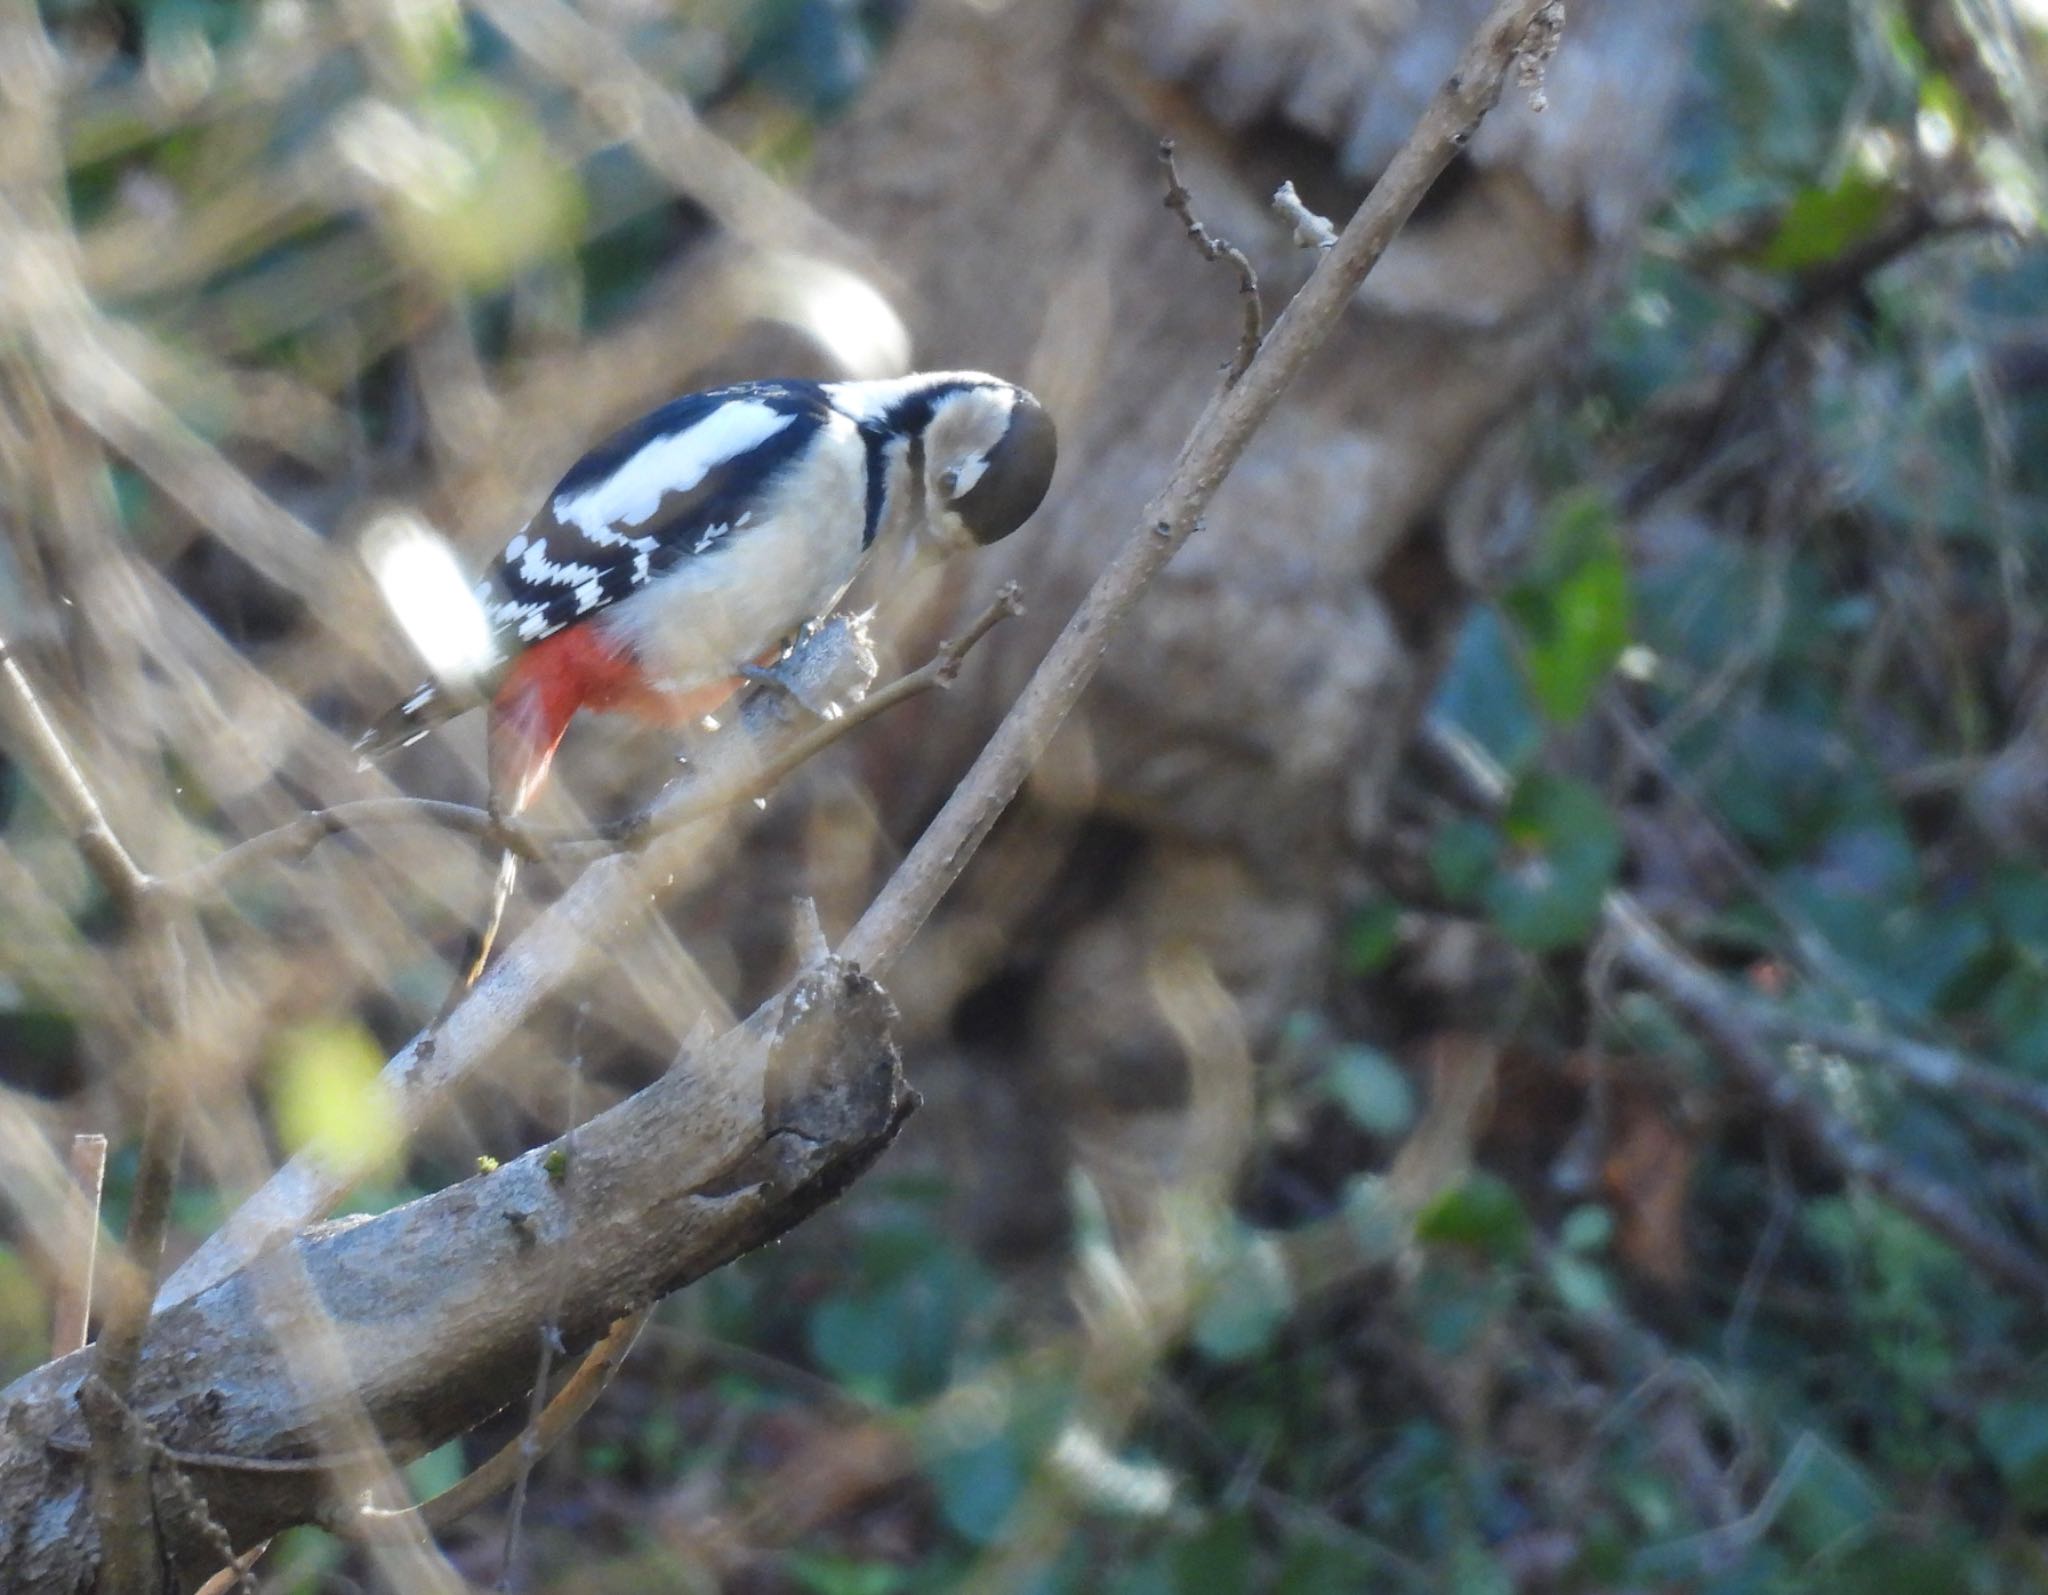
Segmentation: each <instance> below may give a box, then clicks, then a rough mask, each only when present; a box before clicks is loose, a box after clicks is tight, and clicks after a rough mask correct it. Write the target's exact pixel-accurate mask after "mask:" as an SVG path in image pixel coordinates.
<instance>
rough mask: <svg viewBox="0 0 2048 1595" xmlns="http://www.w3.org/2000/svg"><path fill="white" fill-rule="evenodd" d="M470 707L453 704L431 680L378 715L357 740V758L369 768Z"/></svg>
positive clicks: (448, 696) (446, 694)
mask: <svg viewBox="0 0 2048 1595" xmlns="http://www.w3.org/2000/svg"><path fill="white" fill-rule="evenodd" d="M467 707H468V705H467V704H462V703H456V702H453V701H451V696H450V694H449V693H447V692H445V691H444V690H442V689H441V688H440V687H437V686H435V685H434V683H432V682H431V681H430V682H428V683H427V684H426V685H425V686H423V687H421V688H420V690H419V691H418V692H415V693H414V694H413V695H412V696H411V697H410V698H407V699H406V700H405V702H403V703H401V704H399V705H398V706H397V707H396V708H394V709H390V710H388V711H386V712H385V713H384V714H382V715H380V716H378V718H377V720H376V722H375V723H374V724H373V725H372V726H371V727H370V729H369V730H367V731H365V732H364V733H363V734H362V735H361V736H359V737H357V738H356V758H357V760H358V761H359V762H360V763H361V764H362V765H363V766H364V767H366V768H367V767H368V766H369V765H371V764H374V763H375V762H376V761H377V760H379V759H381V758H383V757H384V756H385V755H387V754H391V753H396V752H397V751H398V750H399V749H400V748H409V747H411V746H412V745H413V744H414V743H415V742H417V741H419V739H420V738H421V737H423V736H425V735H426V734H427V733H428V732H430V731H432V730H433V729H434V727H436V726H438V725H439V724H441V722H442V721H444V720H452V719H453V718H454V717H455V716H456V715H458V714H460V713H461V712H462V711H463V710H464V709H465V708H467Z"/></svg>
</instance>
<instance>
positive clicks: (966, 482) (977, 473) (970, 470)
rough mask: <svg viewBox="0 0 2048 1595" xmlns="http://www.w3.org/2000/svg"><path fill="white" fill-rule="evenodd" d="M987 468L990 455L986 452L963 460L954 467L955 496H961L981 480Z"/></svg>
mask: <svg viewBox="0 0 2048 1595" xmlns="http://www.w3.org/2000/svg"><path fill="white" fill-rule="evenodd" d="M987 469H988V456H987V455H986V454H977V455H975V456H974V458H973V459H971V460H965V461H962V462H961V464H960V465H958V466H957V467H955V469H954V473H953V496H954V497H955V498H959V497H960V496H961V495H962V494H964V493H965V492H966V491H967V490H968V489H969V488H971V487H972V486H974V484H975V483H976V482H979V481H980V480H981V477H982V473H983V472H984V471H986V470H987Z"/></svg>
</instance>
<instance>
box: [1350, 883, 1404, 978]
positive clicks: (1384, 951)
mask: <svg viewBox="0 0 2048 1595" xmlns="http://www.w3.org/2000/svg"><path fill="white" fill-rule="evenodd" d="M1400 945H1401V905H1400V904H1399V903H1397V902H1395V901H1394V899H1393V898H1391V897H1376V898H1374V899H1373V900H1372V901H1371V902H1369V903H1367V904H1365V905H1364V906H1363V907H1362V908H1359V909H1357V910H1356V911H1354V912H1353V914H1352V915H1351V917H1350V919H1349V920H1347V921H1346V922H1345V925H1344V938H1343V942H1342V944H1341V946H1340V948H1339V956H1340V957H1341V958H1342V959H1343V962H1344V972H1345V973H1346V974H1347V975H1370V974H1373V973H1375V972H1377V971H1378V970H1381V969H1384V968H1385V967H1386V965H1387V961H1388V960H1389V959H1390V958H1392V957H1393V956H1394V953H1395V951H1396V950H1397V949H1398V948H1399V947H1400Z"/></svg>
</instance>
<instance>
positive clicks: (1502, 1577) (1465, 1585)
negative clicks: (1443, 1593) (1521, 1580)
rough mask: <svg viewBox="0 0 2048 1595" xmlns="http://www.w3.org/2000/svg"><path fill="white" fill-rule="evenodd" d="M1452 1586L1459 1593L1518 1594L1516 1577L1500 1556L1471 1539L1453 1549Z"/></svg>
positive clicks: (1463, 1541)
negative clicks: (1516, 1592)
mask: <svg viewBox="0 0 2048 1595" xmlns="http://www.w3.org/2000/svg"><path fill="white" fill-rule="evenodd" d="M1450 1587H1451V1588H1452V1589H1454V1590H1456V1591H1457V1592H1458V1595H1515V1581H1514V1579H1513V1578H1512V1577H1511V1576H1510V1575H1509V1573H1508V1570H1507V1569H1506V1568H1504V1567H1502V1566H1501V1565H1500V1560H1499V1558H1498V1557H1496V1556H1494V1554H1493V1553H1492V1552H1491V1551H1489V1550H1487V1549H1486V1547H1485V1546H1483V1545H1476V1544H1474V1543H1473V1542H1472V1541H1470V1540H1460V1541H1459V1542H1458V1545H1457V1547H1456V1548H1455V1549H1454V1550H1453V1551H1452V1552H1451V1569H1450Z"/></svg>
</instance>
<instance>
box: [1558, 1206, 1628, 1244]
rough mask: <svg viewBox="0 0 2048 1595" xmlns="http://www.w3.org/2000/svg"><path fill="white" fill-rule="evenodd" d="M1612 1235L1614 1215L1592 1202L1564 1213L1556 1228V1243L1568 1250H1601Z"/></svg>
mask: <svg viewBox="0 0 2048 1595" xmlns="http://www.w3.org/2000/svg"><path fill="white" fill-rule="evenodd" d="M1613 1235H1614V1215H1613V1214H1612V1213H1610V1212H1608V1211H1607V1209H1606V1208H1604V1207H1601V1206H1599V1205H1598V1204H1597V1203H1593V1202H1588V1203H1585V1204H1584V1205H1583V1206H1580V1207H1575V1208H1573V1209H1572V1210H1571V1211H1570V1212H1569V1213H1567V1214H1565V1216H1564V1222H1563V1223H1562V1224H1560V1225H1559V1226H1558V1230H1557V1240H1558V1244H1559V1245H1560V1246H1562V1247H1564V1249H1565V1250H1566V1251H1570V1252H1597V1251H1602V1250H1604V1249H1605V1248H1606V1245H1607V1243H1608V1241H1609V1240H1610V1239H1612V1238H1613Z"/></svg>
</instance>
